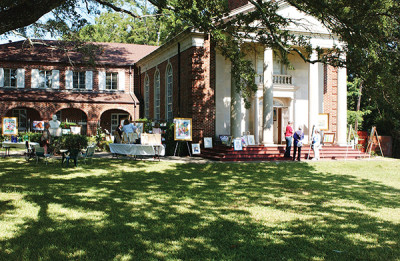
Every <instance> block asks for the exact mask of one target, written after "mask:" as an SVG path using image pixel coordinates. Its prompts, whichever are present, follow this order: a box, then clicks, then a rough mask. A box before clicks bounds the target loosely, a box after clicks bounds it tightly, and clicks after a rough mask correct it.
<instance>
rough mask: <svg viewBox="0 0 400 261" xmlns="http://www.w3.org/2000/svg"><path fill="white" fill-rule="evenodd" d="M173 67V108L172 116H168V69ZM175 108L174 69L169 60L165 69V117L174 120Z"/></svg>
mask: <svg viewBox="0 0 400 261" xmlns="http://www.w3.org/2000/svg"><path fill="white" fill-rule="evenodd" d="M169 68H171V89H172V90H171V92H172V97H171V99H172V101H171V107H172V108H171V109H172V118H171V119H169V118H168V69H169ZM173 108H174V70H173V68H172V64H171V63H170V62H169V60H168V64H167V67H166V69H165V119H166V120H167V121H168V120H172V119H173V117H174V115H173V114H174V113H173V111H174V110H173Z"/></svg>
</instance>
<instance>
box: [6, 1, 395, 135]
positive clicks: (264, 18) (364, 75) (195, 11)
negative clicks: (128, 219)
mask: <svg viewBox="0 0 400 261" xmlns="http://www.w3.org/2000/svg"><path fill="white" fill-rule="evenodd" d="M249 2H250V3H251V4H252V5H253V6H254V11H252V12H248V13H242V14H239V15H236V16H229V15H228V14H229V6H228V0H185V1H182V0H148V1H144V0H142V1H135V0H3V1H1V2H0V21H2V23H1V24H0V34H4V33H9V32H11V31H13V30H14V31H15V32H17V33H20V34H22V35H26V36H32V35H33V36H36V35H40V34H41V33H44V32H50V33H51V34H52V35H53V37H54V36H62V37H63V38H64V39H79V38H82V39H84V40H89V39H94V40H96V41H108V40H109V41H122V42H137V43H147V44H156V43H159V42H163V41H165V40H166V39H168V38H170V37H171V36H174V35H175V34H176V33H177V32H179V31H181V30H182V29H185V28H187V27H194V28H196V29H198V30H199V31H203V32H205V33H208V34H210V35H211V36H212V39H213V40H214V41H215V44H216V46H217V47H218V48H219V49H220V50H221V52H222V53H223V54H224V55H225V56H226V57H228V58H229V59H230V60H231V61H232V66H233V70H232V72H233V77H234V78H235V82H236V83H237V89H238V91H241V93H242V96H243V98H244V99H245V101H247V105H249V102H248V101H249V99H248V98H249V97H251V95H252V94H253V92H254V91H255V89H256V86H255V84H254V70H252V69H251V66H249V62H248V61H246V60H245V57H244V56H243V52H241V51H240V47H241V46H243V43H244V40H245V39H246V41H247V42H248V41H254V42H258V43H259V44H261V45H264V46H269V47H272V48H273V49H274V50H276V51H277V52H279V53H280V56H281V57H282V59H283V61H286V62H288V60H287V55H288V54H289V53H293V52H295V53H298V54H299V55H300V56H301V57H302V58H303V59H304V60H306V61H309V62H324V63H329V64H333V65H343V64H342V61H341V60H340V59H339V55H340V52H341V51H342V50H341V49H333V50H320V49H318V51H319V56H318V58H317V60H314V61H311V60H310V53H311V45H310V43H309V41H308V39H307V37H301V36H298V35H294V34H291V33H290V32H288V31H286V30H284V28H285V27H286V26H287V25H289V24H290V23H296V22H297V21H296V20H289V19H287V18H284V17H282V16H280V15H278V14H277V12H276V10H277V9H278V8H279V5H280V4H281V3H282V1H272V0H271V1H264V0H249ZM286 2H287V3H288V4H290V5H292V6H294V7H296V8H297V9H299V10H301V11H303V12H305V13H307V14H310V15H312V16H314V17H317V18H318V19H319V21H321V22H322V23H323V24H324V25H325V26H326V27H327V28H328V29H329V30H330V31H331V32H332V33H334V34H336V35H338V36H339V37H340V39H342V40H343V42H345V43H346V45H345V46H344V51H346V52H347V61H346V65H347V68H348V72H349V76H350V78H349V79H350V81H351V80H352V79H359V80H360V82H362V84H363V86H364V90H363V99H362V103H361V105H362V106H361V107H363V106H366V103H368V106H371V105H374V108H368V109H371V111H372V113H371V114H370V115H377V117H378V116H379V117H380V118H381V119H388V118H390V119H393V120H394V122H396V124H392V127H395V128H396V129H397V130H399V129H400V120H398V119H400V110H399V106H400V105H399V103H398V102H397V100H398V98H397V97H399V95H400V93H399V92H400V88H399V84H400V77H399V73H398V72H399V69H400V52H399V39H400V23H399V22H400V16H399V14H400V2H399V1H397V0H351V1H350V0H335V1H332V0H319V1H315V0H286ZM149 4H151V5H152V6H151V5H149ZM144 7H145V8H144ZM104 9H106V10H107V11H118V12H119V13H111V12H105V13H104V12H103V14H101V16H100V17H99V18H98V19H97V20H96V23H95V24H94V25H89V26H88V25H87V20H86V19H85V17H84V16H83V15H82V13H88V14H90V15H93V14H98V13H100V11H101V10H104ZM79 10H80V11H79ZM48 12H51V13H52V15H47V19H43V18H42V19H41V20H39V22H38V19H39V18H40V17H41V16H42V15H44V14H46V13H48ZM45 18H46V17H45ZM113 23H114V24H113ZM111 25H112V26H111ZM124 28H125V30H123V29H124ZM126 28H128V30H126ZM137 32H143V33H137ZM104 35H107V36H108V38H107V39H105V38H104ZM77 36H78V37H77ZM375 112H377V113H378V114H375ZM371 117H372V116H371ZM371 119H372V118H371ZM368 122H369V120H366V121H365V122H364V123H365V124H368ZM397 136H400V135H397Z"/></svg>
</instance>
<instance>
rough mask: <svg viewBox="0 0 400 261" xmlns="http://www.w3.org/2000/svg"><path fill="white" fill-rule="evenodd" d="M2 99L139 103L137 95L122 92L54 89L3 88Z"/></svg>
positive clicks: (1, 91)
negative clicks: (62, 90) (61, 90)
mask: <svg viewBox="0 0 400 261" xmlns="http://www.w3.org/2000/svg"><path fill="white" fill-rule="evenodd" d="M0 101H16V102H71V103H112V104H139V100H138V99H137V98H136V96H135V95H130V94H128V93H121V92H103V93H98V92H60V91H53V90H42V91H38V90H37V89H35V90H32V89H28V90H21V89H18V90H1V89H0Z"/></svg>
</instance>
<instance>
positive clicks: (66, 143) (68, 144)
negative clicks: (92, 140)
mask: <svg viewBox="0 0 400 261" xmlns="http://www.w3.org/2000/svg"><path fill="white" fill-rule="evenodd" d="M87 145H88V138H87V137H86V136H85V135H76V134H67V135H64V136H62V137H61V139H60V147H61V148H63V149H67V150H68V151H69V152H70V153H71V154H73V155H75V154H77V153H79V151H80V150H81V149H83V148H86V147H87Z"/></svg>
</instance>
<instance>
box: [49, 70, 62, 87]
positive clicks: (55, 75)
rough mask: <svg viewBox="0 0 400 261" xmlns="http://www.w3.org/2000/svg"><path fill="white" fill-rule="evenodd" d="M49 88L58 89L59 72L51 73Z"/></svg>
mask: <svg viewBox="0 0 400 261" xmlns="http://www.w3.org/2000/svg"><path fill="white" fill-rule="evenodd" d="M51 88H52V89H60V71H59V70H53V71H52V72H51Z"/></svg>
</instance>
